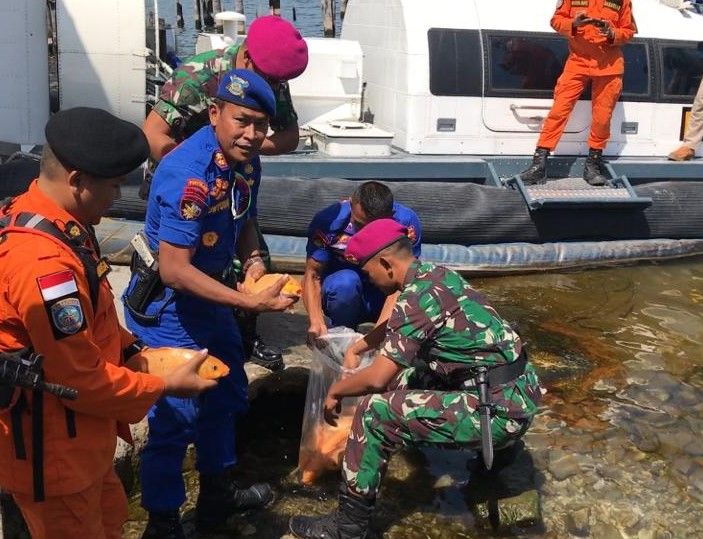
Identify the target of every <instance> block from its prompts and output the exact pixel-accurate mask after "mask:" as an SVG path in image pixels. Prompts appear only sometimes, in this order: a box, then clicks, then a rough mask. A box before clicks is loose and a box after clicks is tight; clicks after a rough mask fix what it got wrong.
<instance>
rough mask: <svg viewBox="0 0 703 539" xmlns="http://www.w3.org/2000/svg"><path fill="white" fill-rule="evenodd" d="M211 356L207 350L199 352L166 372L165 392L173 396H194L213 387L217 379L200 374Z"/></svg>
mask: <svg viewBox="0 0 703 539" xmlns="http://www.w3.org/2000/svg"><path fill="white" fill-rule="evenodd" d="M208 358H210V356H209V355H208V353H207V350H201V351H200V352H197V353H196V354H195V356H194V357H192V358H191V359H189V360H187V361H186V362H185V363H183V364H181V365H179V366H178V367H176V368H175V369H173V370H172V371H171V372H170V373H168V374H166V375H165V376H164V377H163V379H164V385H165V387H166V389H165V390H164V394H166V395H169V396H172V397H194V396H196V395H198V394H199V393H201V392H203V391H205V390H207V389H212V388H214V387H215V386H216V385H217V380H214V379H206V378H203V377H202V376H201V375H199V374H198V372H199V370H200V368H201V367H202V365H203V364H204V363H205V362H206V360H208Z"/></svg>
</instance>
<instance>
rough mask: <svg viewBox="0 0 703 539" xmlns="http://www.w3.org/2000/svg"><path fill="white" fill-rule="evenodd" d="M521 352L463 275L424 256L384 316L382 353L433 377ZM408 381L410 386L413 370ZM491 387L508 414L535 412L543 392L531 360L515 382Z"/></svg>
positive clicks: (495, 362) (504, 360)
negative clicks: (423, 260)
mask: <svg viewBox="0 0 703 539" xmlns="http://www.w3.org/2000/svg"><path fill="white" fill-rule="evenodd" d="M430 351H431V354H430ZM521 352H522V342H521V341H520V337H519V336H518V335H517V333H515V331H514V330H513V329H512V328H511V327H510V324H508V323H507V322H506V321H505V320H503V319H502V318H501V317H500V316H499V315H498V313H497V312H496V311H495V309H493V307H491V306H490V305H489V304H488V303H487V302H486V299H485V298H484V297H483V295H481V294H480V293H479V292H477V291H476V290H474V289H473V288H471V286H470V285H469V284H468V283H467V282H466V281H465V280H464V279H463V278H462V277H461V275H459V274H458V273H456V272H455V271H452V270H449V269H446V268H443V267H441V266H436V265H434V264H431V263H428V262H419V261H415V262H414V263H413V264H412V265H411V267H410V269H409V271H408V275H407V276H406V278H405V285H404V287H403V289H402V290H401V292H400V295H399V297H398V300H397V302H396V305H395V308H394V309H393V312H392V313H391V316H390V318H389V320H388V327H387V332H386V337H385V340H384V342H383V344H382V345H381V353H382V354H383V355H384V356H386V357H388V358H389V359H391V360H393V361H395V362H396V363H398V364H399V365H402V366H403V367H411V368H413V369H414V370H415V371H416V373H421V372H423V371H430V374H433V375H435V379H437V380H447V379H449V378H450V377H451V376H452V373H453V372H454V373H455V374H456V373H458V372H461V371H463V372H469V370H470V367H472V366H476V367H478V366H487V367H492V366H496V365H501V364H505V363H512V362H513V361H515V360H516V359H517V358H518V357H519V356H520V353H521ZM416 379H417V380H418V381H419V376H417V377H416ZM408 387H409V388H411V389H412V388H413V382H412V376H411V377H410V380H409V381H408ZM442 389H457V388H450V387H443V388H442ZM492 392H493V394H492V400H493V402H494V403H495V404H496V405H497V409H498V411H499V412H501V411H502V412H503V413H506V414H508V415H510V416H511V417H524V416H529V415H533V414H534V413H535V411H536V407H537V403H538V402H539V400H540V397H541V391H540V388H539V381H538V379H537V376H536V374H535V372H534V370H533V368H532V366H531V365H530V364H529V363H528V366H527V368H526V370H525V374H523V375H522V376H520V377H519V378H518V379H517V381H516V382H515V383H509V384H506V386H504V387H498V388H492Z"/></svg>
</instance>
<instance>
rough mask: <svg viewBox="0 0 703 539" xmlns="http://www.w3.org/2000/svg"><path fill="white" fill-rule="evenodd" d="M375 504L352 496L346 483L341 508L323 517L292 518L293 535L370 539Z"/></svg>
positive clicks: (301, 538)
mask: <svg viewBox="0 0 703 539" xmlns="http://www.w3.org/2000/svg"><path fill="white" fill-rule="evenodd" d="M374 505H375V501H374V500H371V499H367V498H362V497H360V496H355V495H353V494H351V493H350V492H349V491H348V490H347V488H346V485H345V484H344V483H342V485H341V487H340V489H339V508H338V509H337V510H336V511H335V512H334V513H329V514H327V515H323V516H321V517H305V516H297V517H292V518H291V519H290V521H289V522H288V528H289V529H290V532H291V533H292V534H293V535H294V536H295V537H298V538H299V539H368V538H369V537H370V535H369V521H370V520H371V513H373V508H374Z"/></svg>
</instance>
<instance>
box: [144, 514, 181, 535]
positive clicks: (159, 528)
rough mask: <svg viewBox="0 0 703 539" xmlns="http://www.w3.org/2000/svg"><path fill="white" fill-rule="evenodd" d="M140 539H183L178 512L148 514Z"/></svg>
mask: <svg viewBox="0 0 703 539" xmlns="http://www.w3.org/2000/svg"><path fill="white" fill-rule="evenodd" d="M142 539H185V534H184V533H183V526H182V525H181V517H180V515H179V514H178V511H168V512H165V513H154V512H150V513H149V522H148V523H147V525H146V529H145V530H144V533H143V534H142Z"/></svg>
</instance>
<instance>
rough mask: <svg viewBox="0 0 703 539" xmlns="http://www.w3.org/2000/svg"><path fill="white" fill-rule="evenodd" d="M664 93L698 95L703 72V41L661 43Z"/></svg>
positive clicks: (675, 95)
mask: <svg viewBox="0 0 703 539" xmlns="http://www.w3.org/2000/svg"><path fill="white" fill-rule="evenodd" d="M659 50H660V53H661V64H662V90H661V91H662V94H663V95H664V96H667V97H682V96H686V97H692V96H694V95H696V91H697V90H698V85H699V84H700V82H701V75H702V74H703V43H701V44H696V43H691V44H690V45H689V44H686V45H683V44H676V45H661V46H660V49H659Z"/></svg>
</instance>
